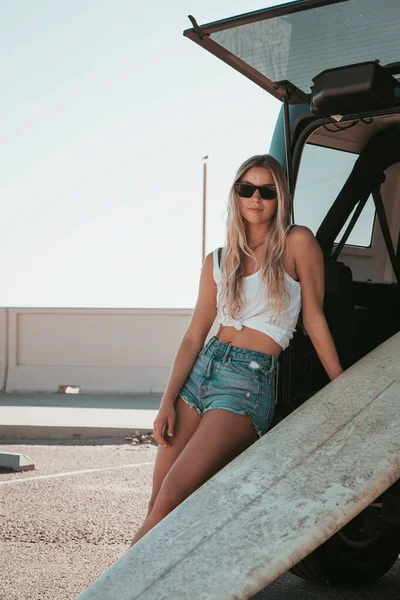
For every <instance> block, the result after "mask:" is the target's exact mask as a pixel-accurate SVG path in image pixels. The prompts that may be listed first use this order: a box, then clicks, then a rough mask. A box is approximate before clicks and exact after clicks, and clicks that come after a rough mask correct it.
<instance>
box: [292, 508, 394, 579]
mask: <svg viewBox="0 0 400 600" xmlns="http://www.w3.org/2000/svg"><path fill="white" fill-rule="evenodd" d="M366 514H367V518H369V523H370V528H369V530H366V529H365V527H363V526H365V518H366ZM399 553H400V527H399V526H398V525H392V524H382V523H379V519H378V520H377V519H376V518H375V527H374V526H373V527H372V528H371V517H370V514H368V509H367V510H365V511H363V512H362V513H361V514H360V515H358V517H356V518H355V519H353V520H352V521H350V523H348V524H347V525H346V526H345V527H343V529H341V530H340V531H339V532H337V533H336V534H335V535H333V536H332V537H331V538H330V539H329V540H328V541H327V542H325V543H324V544H322V546H320V547H319V548H317V549H316V550H314V552H312V553H311V554H310V555H309V556H307V557H306V558H304V559H303V560H301V561H300V562H299V563H298V564H297V565H295V566H294V567H292V568H291V569H290V572H291V573H293V574H294V575H297V576H298V577H301V578H302V579H306V580H308V581H313V582H314V583H319V584H325V585H331V586H336V587H357V586H362V585H368V584H370V583H373V582H374V581H376V580H377V579H379V578H380V577H382V576H383V575H385V573H387V572H388V571H389V570H390V569H391V567H392V566H393V565H394V563H395V562H396V560H397V558H398V555H399Z"/></svg>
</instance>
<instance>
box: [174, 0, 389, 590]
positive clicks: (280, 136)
mask: <svg viewBox="0 0 400 600" xmlns="http://www.w3.org/2000/svg"><path fill="white" fill-rule="evenodd" d="M189 18H190V20H191V22H192V25H193V27H192V28H190V29H187V30H186V31H185V32H184V35H185V36H187V37H188V38H189V39H191V40H192V41H194V42H195V43H197V44H199V45H200V46H202V47H203V48H204V49H206V50H208V51H209V52H211V53H212V54H214V55H215V56H217V57H218V58H220V59H221V60H223V61H224V62H225V63H227V64H228V65H230V66H231V67H233V68H234V69H236V70H237V71H239V72H240V73H242V74H243V75H244V76H245V77H247V78H249V79H250V80H252V81H253V82H254V83H255V84H257V85H259V86H260V87H262V88H263V89H264V90H265V91H266V93H269V94H271V95H272V96H273V97H275V98H276V99H277V100H279V101H280V102H281V103H282V107H281V110H280V114H279V117H278V119H277V122H276V125H275V130H274V134H273V137H272V142H271V147H270V149H269V153H270V154H272V155H273V156H275V158H277V159H278V160H279V161H280V163H281V164H282V165H283V166H284V167H285V169H286V173H287V177H288V182H289V188H290V200H291V219H292V222H293V223H296V222H298V223H300V224H302V225H306V226H308V227H309V228H310V229H311V230H312V231H313V232H314V234H315V237H316V239H317V240H318V242H319V244H320V246H321V249H322V252H323V255H324V261H325V298H324V312H325V315H326V318H327V321H328V324H329V327H330V330H331V333H332V336H333V339H334V341H335V344H336V348H337V351H338V354H339V358H340V360H341V364H342V366H343V368H344V369H347V368H349V367H350V366H351V365H353V364H354V363H356V362H357V361H358V360H360V359H361V358H362V357H363V356H365V355H366V354H368V353H369V352H371V351H372V350H373V349H374V348H376V347H377V346H378V345H380V344H381V343H383V342H384V341H385V340H387V339H388V338H390V337H391V336H393V335H394V334H396V333H397V332H398V331H399V330H400V291H399V283H400V235H399V232H400V83H399V78H398V76H399V75H400V62H399V61H400V47H399V44H398V43H397V40H398V36H399V33H400V6H399V4H398V0H381V1H380V2H376V1H375V0H302V1H297V2H290V3H288V4H284V5H280V6H275V7H272V8H269V9H262V10H259V11H254V12H250V13H246V14H243V15H239V16H237V17H230V18H227V19H223V20H220V21H216V22H213V23H208V24H205V25H201V26H200V25H198V23H197V22H196V20H195V18H194V17H192V16H190V17H189ZM296 329H297V330H296V333H295V335H294V337H293V339H292V341H291V343H290V345H289V347H288V348H287V349H286V350H285V351H284V352H282V354H281V355H280V359H279V373H278V379H277V388H276V396H277V397H276V401H277V405H276V415H275V420H274V423H273V426H274V425H276V424H277V423H278V422H279V421H281V420H282V419H284V418H285V417H286V416H288V415H289V414H290V413H291V412H293V411H294V410H295V409H297V408H298V407H299V406H300V405H301V404H302V403H304V402H305V401H306V400H307V399H308V398H310V397H311V396H313V395H314V394H315V393H316V392H317V391H319V390H320V389H321V388H323V387H324V386H325V385H326V384H327V383H328V382H329V378H328V376H327V374H326V372H325V371H324V369H323V367H322V365H321V363H320V361H319V359H318V356H317V354H316V352H315V350H314V348H313V345H312V344H311V342H310V339H309V337H308V336H307V333H306V331H305V329H304V328H303V326H302V321H301V314H300V318H299V322H298V324H297V328H296ZM399 361H400V356H399ZM399 410H400V399H399ZM399 554H400V480H397V482H396V483H395V484H394V485H392V486H391V487H389V489H388V490H387V491H386V492H384V493H383V494H382V495H381V496H380V497H378V498H376V500H375V501H374V502H373V503H372V504H371V505H370V506H368V507H367V508H366V509H365V510H363V511H362V512H361V513H360V514H359V515H358V516H357V517H356V518H355V519H353V520H352V521H350V523H348V524H347V525H346V526H345V527H344V528H343V529H341V530H340V531H338V532H337V533H336V534H334V535H333V536H332V537H331V538H330V539H329V540H328V541H327V542H325V543H324V544H323V545H322V546H320V547H319V548H317V549H316V550H314V552H312V553H311V554H310V555H309V556H308V557H307V558H305V559H303V560H301V561H300V562H299V563H298V564H297V565H295V566H294V567H293V568H292V569H291V571H292V573H294V574H296V575H298V576H300V577H302V578H304V579H308V580H312V581H314V582H318V583H322V584H326V583H329V584H330V585H336V586H358V585H365V584H368V583H372V582H374V581H375V580H377V579H378V578H379V577H381V576H382V575H384V574H385V573H386V572H387V571H388V570H389V569H390V568H391V567H392V566H393V564H394V563H395V561H396V559H397V557H398V555H399Z"/></svg>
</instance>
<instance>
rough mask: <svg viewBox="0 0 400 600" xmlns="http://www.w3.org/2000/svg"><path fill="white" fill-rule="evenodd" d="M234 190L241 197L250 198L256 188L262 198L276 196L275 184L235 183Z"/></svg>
mask: <svg viewBox="0 0 400 600" xmlns="http://www.w3.org/2000/svg"><path fill="white" fill-rule="evenodd" d="M235 190H236V192H237V193H238V195H239V196H240V197H241V198H251V197H252V196H253V195H254V192H255V191H256V190H258V191H259V194H260V196H261V198H262V199H263V200H273V199H274V198H276V186H275V185H272V184H269V183H267V184H266V185H253V184H252V183H241V182H240V181H239V182H237V183H235Z"/></svg>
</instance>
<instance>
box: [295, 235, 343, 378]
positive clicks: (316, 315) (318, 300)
mask: <svg viewBox="0 0 400 600" xmlns="http://www.w3.org/2000/svg"><path fill="white" fill-rule="evenodd" d="M290 240H291V242H290V243H291V249H292V252H293V256H294V258H295V262H296V272H297V275H298V277H299V280H300V283H301V302H302V313H303V325H304V328H305V330H306V331H307V333H308V335H309V336H310V339H311V342H312V344H313V346H314V348H315V351H316V353H317V354H318V356H319V359H320V361H321V363H322V366H323V367H324V369H325V371H326V372H327V374H328V376H329V378H330V379H331V380H332V379H335V377H337V376H338V375H340V373H342V372H343V369H342V367H341V365H340V362H339V358H338V355H337V351H336V347H335V343H334V341H333V339H332V335H331V332H330V331H329V327H328V323H327V322H326V318H325V315H324V312H323V302H324V260H323V255H322V251H321V248H320V246H319V244H318V242H317V240H316V239H315V237H314V234H313V233H312V231H311V230H310V229H308V228H307V227H303V226H297V227H295V228H294V230H293V233H292V234H291V235H290Z"/></svg>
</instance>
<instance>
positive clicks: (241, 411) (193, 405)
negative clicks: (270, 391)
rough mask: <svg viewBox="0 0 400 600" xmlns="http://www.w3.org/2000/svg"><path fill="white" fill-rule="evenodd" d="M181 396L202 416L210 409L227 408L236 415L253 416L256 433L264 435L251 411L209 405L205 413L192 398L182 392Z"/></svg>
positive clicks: (252, 420)
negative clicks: (189, 398)
mask: <svg viewBox="0 0 400 600" xmlns="http://www.w3.org/2000/svg"><path fill="white" fill-rule="evenodd" d="M180 398H182V400H183V401H184V402H186V404H188V405H189V406H190V408H195V409H196V410H197V413H198V415H199V416H200V417H202V416H203V415H205V414H206V412H208V411H209V410H217V409H219V410H227V411H229V412H231V413H234V414H236V415H244V416H246V417H250V418H251V422H252V423H253V426H254V429H255V430H256V433H257V435H258V437H259V438H261V437H262V435H263V434H262V432H261V431H260V429H259V428H258V427H257V424H256V422H255V420H254V419H253V415H251V414H249V412H247V411H245V410H235V409H234V408H230V407H229V406H209V407H208V408H205V409H204V411H203V413H201V411H200V410H199V408H198V407H197V406H196V405H195V404H194V403H193V402H191V401H190V400H188V398H186V397H185V396H182V395H181V394H180Z"/></svg>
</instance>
